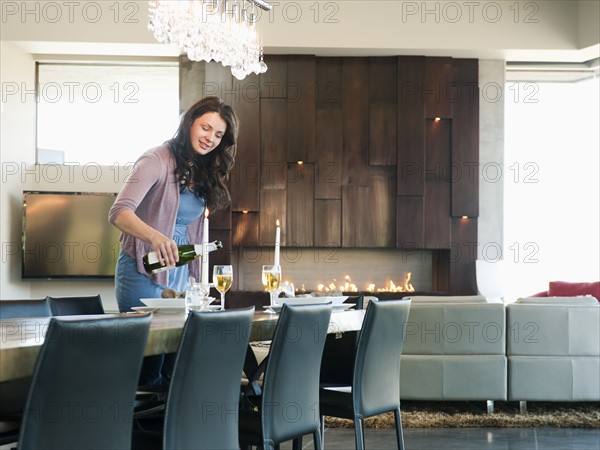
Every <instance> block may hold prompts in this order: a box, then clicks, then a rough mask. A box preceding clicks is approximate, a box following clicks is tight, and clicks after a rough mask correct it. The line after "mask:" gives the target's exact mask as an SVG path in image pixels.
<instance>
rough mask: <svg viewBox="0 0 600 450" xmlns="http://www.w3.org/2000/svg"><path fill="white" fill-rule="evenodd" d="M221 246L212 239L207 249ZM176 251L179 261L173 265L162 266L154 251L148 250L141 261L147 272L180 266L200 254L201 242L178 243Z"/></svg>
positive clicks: (215, 248)
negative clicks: (191, 243) (194, 243)
mask: <svg viewBox="0 0 600 450" xmlns="http://www.w3.org/2000/svg"><path fill="white" fill-rule="evenodd" d="M220 248H223V243H222V242H221V241H212V242H209V243H208V251H209V252H212V251H215V250H218V249H220ZM177 252H178V253H179V262H176V263H175V265H174V266H163V265H161V263H160V261H159V260H158V256H157V255H156V252H150V253H147V254H146V255H144V257H143V258H142V262H143V263H144V269H146V272H148V273H158V272H162V271H163V270H169V269H172V268H173V267H181V266H184V265H186V264H189V263H191V262H192V261H193V260H194V259H196V258H199V257H201V256H202V244H197V245H178V246H177Z"/></svg>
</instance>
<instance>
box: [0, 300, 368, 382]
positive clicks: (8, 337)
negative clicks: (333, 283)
mask: <svg viewBox="0 0 600 450" xmlns="http://www.w3.org/2000/svg"><path fill="white" fill-rule="evenodd" d="M131 314H152V316H153V317H152V323H151V325H150V332H149V334H148V340H147V342H146V348H145V351H144V354H145V355H146V356H149V355H159V354H163V353H174V352H176V351H177V349H178V347H179V340H180V337H181V332H182V330H183V326H184V324H185V320H186V317H187V315H186V313H185V311H184V310H182V311H180V312H176V313H169V314H167V313H161V312H160V311H159V312H156V313H143V312H136V313H113V314H103V315H85V316H55V317H56V318H57V319H62V320H81V319H98V318H102V317H106V318H109V317H123V316H130V315H131ZM210 314H219V312H218V311H215V312H211V313H210ZM364 314H365V310H362V309H360V310H343V311H342V310H339V311H338V310H335V309H334V311H333V312H332V314H331V319H330V322H329V326H328V330H327V333H328V334H339V335H341V334H343V333H345V332H350V331H357V330H360V328H361V326H362V321H363V318H364ZM51 319H52V318H51V317H38V318H36V317H34V318H16V319H3V320H0V382H5V381H10V380H15V379H19V378H25V377H29V376H31V375H32V374H33V370H34V367H35V362H36V359H37V356H38V353H39V351H40V348H41V347H42V344H43V343H44V338H45V335H46V331H47V330H48V325H49V324H50V320H51ZM278 319H279V314H273V313H268V312H263V311H256V312H255V313H254V318H253V320H252V326H251V328H250V329H249V330H239V332H240V333H244V334H248V338H249V341H250V342H258V341H269V340H270V339H271V338H272V336H273V333H274V331H275V327H276V325H277V320H278ZM244 337H245V336H244Z"/></svg>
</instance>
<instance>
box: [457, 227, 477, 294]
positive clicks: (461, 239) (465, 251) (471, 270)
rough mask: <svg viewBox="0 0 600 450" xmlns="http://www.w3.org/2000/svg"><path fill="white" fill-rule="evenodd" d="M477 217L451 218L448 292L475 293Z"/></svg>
mask: <svg viewBox="0 0 600 450" xmlns="http://www.w3.org/2000/svg"><path fill="white" fill-rule="evenodd" d="M476 259H477V219H476V218H472V219H458V218H453V219H452V246H451V248H450V262H451V264H450V292H451V293H452V295H473V294H476V293H477V281H476V277H475V260H476Z"/></svg>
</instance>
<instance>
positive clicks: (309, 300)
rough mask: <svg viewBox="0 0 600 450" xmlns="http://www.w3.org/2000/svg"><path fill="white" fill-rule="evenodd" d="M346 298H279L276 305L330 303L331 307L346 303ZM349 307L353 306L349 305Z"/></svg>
mask: <svg viewBox="0 0 600 450" xmlns="http://www.w3.org/2000/svg"><path fill="white" fill-rule="evenodd" d="M347 298H348V296H341V297H291V298H285V297H281V298H278V299H277V303H282V304H283V303H287V304H288V305H307V304H313V305H314V304H315V303H317V304H320V303H331V304H332V305H333V306H338V305H341V304H342V303H344V302H345V301H346V299H347ZM350 306H354V304H351V305H350Z"/></svg>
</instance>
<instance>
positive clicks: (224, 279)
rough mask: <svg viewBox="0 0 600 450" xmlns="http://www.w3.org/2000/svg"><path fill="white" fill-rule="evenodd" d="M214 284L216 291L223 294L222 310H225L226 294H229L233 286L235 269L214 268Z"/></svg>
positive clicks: (225, 267)
mask: <svg viewBox="0 0 600 450" xmlns="http://www.w3.org/2000/svg"><path fill="white" fill-rule="evenodd" d="M213 283H214V285H215V289H217V291H219V294H221V309H225V292H227V291H228V290H229V288H231V285H232V284H233V267H232V266H214V268H213Z"/></svg>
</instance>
